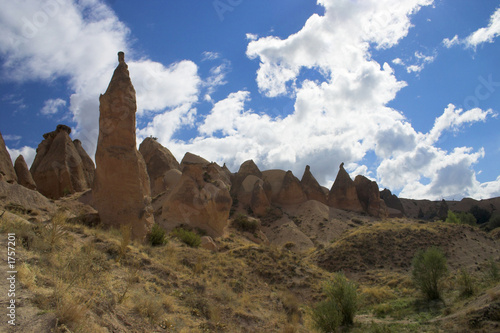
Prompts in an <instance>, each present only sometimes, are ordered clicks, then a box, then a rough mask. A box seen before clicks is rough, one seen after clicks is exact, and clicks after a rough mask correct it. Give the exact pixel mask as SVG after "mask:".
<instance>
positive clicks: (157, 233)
mask: <svg viewBox="0 0 500 333" xmlns="http://www.w3.org/2000/svg"><path fill="white" fill-rule="evenodd" d="M165 235H166V233H165V230H163V228H162V227H160V226H159V225H158V224H156V223H155V224H154V225H153V228H152V229H151V232H150V233H149V238H148V239H149V244H151V246H162V245H165V244H166V243H167V240H166V238H165Z"/></svg>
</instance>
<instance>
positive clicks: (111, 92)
mask: <svg viewBox="0 0 500 333" xmlns="http://www.w3.org/2000/svg"><path fill="white" fill-rule="evenodd" d="M118 62H119V64H118V67H116V69H115V71H114V73H113V77H112V79H111V82H110V83H109V86H108V89H107V90H106V93H105V94H104V95H101V96H100V97H99V102H100V105H99V112H100V115H99V140H98V143H97V151H96V155H95V161H96V165H97V167H96V171H95V177H94V184H93V187H92V195H93V203H94V206H95V207H96V209H97V210H98V212H99V215H100V217H101V222H102V224H104V225H106V226H112V227H120V226H121V225H130V226H131V227H132V237H133V238H135V239H140V240H143V239H144V238H145V237H146V235H147V234H148V232H149V231H150V230H151V227H152V225H153V223H154V218H153V215H152V210H153V209H152V207H151V196H150V194H151V190H150V186H149V177H148V174H147V170H146V163H145V162H144V159H143V158H142V155H141V154H140V153H139V151H138V150H137V147H136V136H135V131H136V120H135V113H136V111H137V104H136V96H135V89H134V86H133V85H132V81H131V80H130V76H129V71H128V66H127V64H126V63H125V55H124V54H123V52H120V53H118Z"/></svg>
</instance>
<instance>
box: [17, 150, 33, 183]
mask: <svg viewBox="0 0 500 333" xmlns="http://www.w3.org/2000/svg"><path fill="white" fill-rule="evenodd" d="M14 170H16V175H17V182H18V184H19V185H22V186H24V187H26V188H29V189H30V190H36V184H35V181H34V180H33V177H32V176H31V173H30V170H29V169H28V165H27V164H26V161H25V160H24V157H23V155H19V156H18V157H17V158H16V161H15V162H14Z"/></svg>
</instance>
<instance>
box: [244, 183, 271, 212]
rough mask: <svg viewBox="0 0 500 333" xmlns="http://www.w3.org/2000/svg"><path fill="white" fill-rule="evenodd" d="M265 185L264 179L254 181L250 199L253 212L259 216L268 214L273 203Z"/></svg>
mask: <svg viewBox="0 0 500 333" xmlns="http://www.w3.org/2000/svg"><path fill="white" fill-rule="evenodd" d="M248 177H252V176H248ZM248 177H247V178H248ZM254 177H255V176H254ZM263 185H264V182H263V181H260V182H259V181H256V182H255V183H254V186H253V189H252V197H251V199H250V208H251V209H252V212H253V214H254V215H255V216H257V217H263V216H266V215H267V213H268V212H269V209H270V208H271V203H270V201H269V198H268V196H267V194H266V191H265V189H264V186H263Z"/></svg>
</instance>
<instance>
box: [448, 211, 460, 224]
mask: <svg viewBox="0 0 500 333" xmlns="http://www.w3.org/2000/svg"><path fill="white" fill-rule="evenodd" d="M445 222H446V223H452V224H460V219H459V218H458V216H457V215H456V214H455V213H453V212H452V211H451V210H449V211H448V217H447V218H446V220H445Z"/></svg>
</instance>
